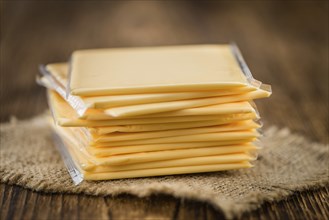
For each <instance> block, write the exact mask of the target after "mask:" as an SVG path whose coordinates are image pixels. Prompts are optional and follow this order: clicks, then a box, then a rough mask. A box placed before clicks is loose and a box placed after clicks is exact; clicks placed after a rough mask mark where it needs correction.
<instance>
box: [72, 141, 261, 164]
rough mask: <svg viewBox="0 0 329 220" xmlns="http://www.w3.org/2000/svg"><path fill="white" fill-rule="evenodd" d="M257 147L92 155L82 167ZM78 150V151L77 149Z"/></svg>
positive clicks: (188, 156) (216, 153)
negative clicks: (88, 161)
mask: <svg viewBox="0 0 329 220" xmlns="http://www.w3.org/2000/svg"><path fill="white" fill-rule="evenodd" d="M257 150H258V148H257V147H255V146H252V145H249V144H247V145H232V146H212V147H203V148H189V149H176V150H163V151H152V152H140V153H131V154H121V155H113V156H107V157H96V156H95V157H93V159H94V160H93V162H90V163H87V164H84V169H86V170H88V169H93V167H95V165H101V166H112V165H113V166H116V165H127V164H138V163H146V162H151V161H162V160H174V159H181V158H190V157H203V156H213V155H225V154H234V153H250V154H252V153H253V152H255V151H257ZM77 152H78V151H77Z"/></svg>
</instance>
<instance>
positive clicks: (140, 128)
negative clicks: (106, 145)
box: [88, 115, 252, 135]
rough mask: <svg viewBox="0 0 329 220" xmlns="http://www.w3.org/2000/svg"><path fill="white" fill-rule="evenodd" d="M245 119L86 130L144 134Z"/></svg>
mask: <svg viewBox="0 0 329 220" xmlns="http://www.w3.org/2000/svg"><path fill="white" fill-rule="evenodd" d="M245 116H247V117H243V118H242V117H241V116H240V117H239V118H238V119H236V118H233V117H231V118H227V120H226V119H222V120H221V119H220V120H211V121H192V122H172V123H159V124H142V125H122V126H108V127H94V128H88V132H89V133H90V134H93V135H104V134H110V133H114V132H126V133H131V132H144V131H164V130H174V129H183V128H199V127H207V126H215V125H223V124H229V123H232V122H236V121H241V120H247V119H252V118H248V117H249V116H250V115H245Z"/></svg>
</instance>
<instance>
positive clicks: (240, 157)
mask: <svg viewBox="0 0 329 220" xmlns="http://www.w3.org/2000/svg"><path fill="white" fill-rule="evenodd" d="M252 160H255V157H253V156H251V155H249V154H246V153H237V154H224V155H215V156H205V157H190V158H183V159H176V160H162V161H155V162H147V163H138V164H128V165H120V166H95V167H94V168H93V169H90V170H87V171H88V172H93V173H105V172H118V171H128V170H135V171H136V172H139V170H145V169H154V168H167V167H182V166H200V165H208V164H227V163H229V164H230V163H239V162H243V161H252Z"/></svg>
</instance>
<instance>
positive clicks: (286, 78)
mask: <svg viewBox="0 0 329 220" xmlns="http://www.w3.org/2000/svg"><path fill="white" fill-rule="evenodd" d="M328 13H329V11H328V1H277V2H274V1H273V2H271V1H223V2H219V1H211V2H202V3H201V2H191V1H190V2H186V1H175V2H174V1H113V2H109V1H72V2H65V1H1V18H0V21H1V80H0V91H1V93H0V101H1V112H0V119H1V121H8V120H9V118H10V117H11V116H12V115H15V116H16V117H17V118H19V119H24V118H29V117H31V116H34V115H37V114H39V113H41V112H43V111H44V110H45V109H46V108H47V105H46V97H45V90H44V89H43V88H41V87H39V86H37V85H36V84H35V76H36V75H37V73H38V70H37V65H38V64H40V63H48V62H58V61H65V60H67V59H68V58H69V55H70V53H71V52H72V51H73V50H76V49H81V48H100V47H123V46H124V47H130V46H147V45H172V44H196V43H223V42H229V41H235V42H237V44H238V45H239V47H240V48H241V50H242V52H243V55H244V57H245V59H246V60H247V63H248V64H249V67H250V69H251V70H252V72H253V73H254V75H255V76H256V78H257V79H259V80H261V81H264V82H268V83H270V84H272V86H273V91H274V94H273V96H272V97H271V98H270V99H268V100H262V101H259V102H257V104H258V107H259V110H260V112H261V115H262V116H263V120H264V122H265V126H266V125H270V124H275V125H278V126H282V127H289V128H290V129H291V130H293V131H294V132H298V133H301V134H303V135H305V136H308V137H309V138H311V139H312V140H314V141H319V142H324V143H328V130H329V128H328V98H329V97H328ZM328 197H329V192H328V187H327V188H322V189H317V190H309V191H306V192H302V193H299V192H298V193H295V194H294V195H293V196H291V197H289V198H287V199H286V200H284V201H281V202H266V203H265V204H264V205H262V206H261V207H260V208H259V209H258V210H255V211H253V212H250V213H245V214H244V215H243V219H286V218H289V219H328V218H329V217H328V216H329V212H328V210H329V205H328V203H329V202H328ZM0 207H1V211H0V219H141V218H148V219H191V220H192V219H220V218H222V214H221V213H220V211H219V210H215V209H214V208H213V207H212V206H210V205H208V204H205V203H201V202H194V201H189V200H185V201H181V200H179V199H176V198H173V197H171V196H166V195H157V196H152V197H150V198H144V199H142V198H137V197H134V196H129V195H121V196H117V197H113V198H112V197H92V196H84V195H64V194H44V193H36V192H32V191H30V190H27V189H23V188H21V187H18V186H9V185H6V184H1V186H0Z"/></svg>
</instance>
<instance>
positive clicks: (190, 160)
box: [64, 140, 257, 180]
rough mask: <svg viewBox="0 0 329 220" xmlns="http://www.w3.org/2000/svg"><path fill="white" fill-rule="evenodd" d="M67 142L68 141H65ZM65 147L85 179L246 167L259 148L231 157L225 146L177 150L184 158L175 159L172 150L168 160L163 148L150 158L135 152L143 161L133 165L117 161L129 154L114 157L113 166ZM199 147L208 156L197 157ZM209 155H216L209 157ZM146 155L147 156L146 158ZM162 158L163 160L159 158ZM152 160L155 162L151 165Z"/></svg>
mask: <svg viewBox="0 0 329 220" xmlns="http://www.w3.org/2000/svg"><path fill="white" fill-rule="evenodd" d="M64 142H65V143H66V141H65V140H64ZM66 146H67V150H68V151H69V152H70V154H71V157H72V158H73V160H74V161H75V164H76V165H78V168H79V170H80V172H81V173H82V174H83V175H84V178H85V179H89V180H101V179H115V178H130V177H141V176H156V175H173V174H181V173H195V172H212V171H220V170H229V169H238V168H247V167H252V165H251V164H250V162H249V161H250V160H254V159H255V157H254V156H252V154H253V153H252V152H253V151H255V150H257V148H256V147H252V148H250V147H243V149H241V150H240V153H239V152H237V154H240V156H237V155H235V156H232V153H231V154H230V153H228V154H221V153H223V152H227V150H226V151H225V149H222V150H220V153H219V154H212V153H210V151H209V150H206V149H202V148H201V149H193V150H192V157H186V153H185V154H184V152H181V151H180V150H178V151H180V152H177V151H176V152H174V153H178V154H182V153H183V154H184V155H183V157H182V158H180V157H177V154H173V156H174V158H172V154H170V153H169V157H167V159H165V161H164V160H161V158H163V156H165V155H166V154H168V153H167V152H166V151H164V155H159V153H157V152H153V155H152V154H151V155H148V156H149V157H147V156H146V155H145V154H143V153H142V154H135V156H137V158H135V157H133V160H134V161H133V162H136V161H140V160H142V162H141V163H133V164H132V163H129V162H128V163H126V162H125V163H124V164H121V163H119V164H118V162H120V161H121V162H122V160H124V161H126V160H127V159H128V160H129V155H124V157H126V158H116V160H114V164H115V165H114V166H113V164H112V162H110V163H109V162H108V161H107V162H106V163H104V161H103V162H101V163H99V161H96V162H95V161H89V160H88V159H86V158H85V157H84V156H83V155H82V154H81V151H80V150H78V149H77V148H76V147H75V146H74V145H72V144H71V145H66ZM223 148H225V147H223ZM230 148H231V149H232V148H234V147H232V146H231V147H230ZM198 150H199V151H201V155H205V157H207V158H200V157H203V156H197V157H194V155H200V154H198V152H197V151H198ZM237 150H238V149H237ZM215 151H216V152H217V151H218V149H215ZM171 152H173V151H171ZM229 152H232V150H229ZM154 153H155V154H154ZM156 153H157V154H156ZM208 154H209V155H210V156H213V157H209V156H208ZM233 154H234V153H233ZM133 155H134V154H133ZM127 156H128V157H127ZM145 156H146V157H147V159H146V160H145ZM150 156H151V157H152V158H153V157H154V156H155V158H156V159H155V160H154V159H151V160H150ZM167 156H168V155H167ZM246 156H247V157H246ZM143 157H144V159H143ZM159 157H160V160H158V159H159ZM238 157H239V158H240V159H246V160H242V161H240V162H236V161H238V160H239V159H238ZM111 158H114V157H111ZM168 158H169V159H168ZM130 162H131V161H130ZM150 162H151V163H153V164H151V163H150ZM212 162H215V164H211V163H212ZM166 164H168V165H167V166H166V167H162V166H165V165H166ZM192 164H193V165H192ZM204 164H205V165H204ZM177 165H178V166H177ZM133 167H135V169H134V170H128V169H130V168H133ZM148 167H152V168H151V169H148ZM156 167H159V168H156ZM142 168H144V169H142ZM145 168H146V169H145ZM85 170H87V171H85ZM107 170H111V171H110V172H106V171H107ZM112 170H117V171H112ZM99 172H100V173H99ZM87 176H88V177H87Z"/></svg>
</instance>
